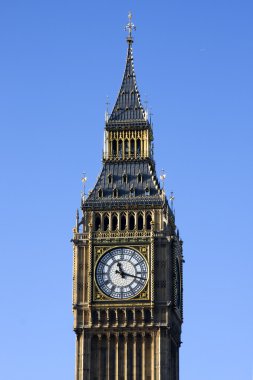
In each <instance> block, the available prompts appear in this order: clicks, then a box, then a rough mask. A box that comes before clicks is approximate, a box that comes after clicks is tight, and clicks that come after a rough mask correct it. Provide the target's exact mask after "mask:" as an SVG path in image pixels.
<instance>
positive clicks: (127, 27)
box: [125, 12, 136, 41]
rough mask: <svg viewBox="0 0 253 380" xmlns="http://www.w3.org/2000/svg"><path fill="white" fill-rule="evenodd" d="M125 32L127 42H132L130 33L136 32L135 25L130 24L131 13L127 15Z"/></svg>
mask: <svg viewBox="0 0 253 380" xmlns="http://www.w3.org/2000/svg"><path fill="white" fill-rule="evenodd" d="M125 30H127V31H128V38H127V39H128V41H132V31H133V30H136V27H135V25H134V24H133V23H132V12H129V13H128V24H127V26H126V27H125Z"/></svg>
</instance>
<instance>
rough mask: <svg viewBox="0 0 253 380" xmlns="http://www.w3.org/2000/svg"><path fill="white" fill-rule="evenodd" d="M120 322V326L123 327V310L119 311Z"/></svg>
mask: <svg viewBox="0 0 253 380" xmlns="http://www.w3.org/2000/svg"><path fill="white" fill-rule="evenodd" d="M118 322H119V325H121V326H122V325H123V324H124V323H125V313H124V311H123V310H121V309H120V310H118Z"/></svg>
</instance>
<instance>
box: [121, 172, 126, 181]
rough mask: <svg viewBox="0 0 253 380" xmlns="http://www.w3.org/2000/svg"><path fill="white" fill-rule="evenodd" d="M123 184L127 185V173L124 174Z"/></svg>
mask: <svg viewBox="0 0 253 380" xmlns="http://www.w3.org/2000/svg"><path fill="white" fill-rule="evenodd" d="M122 182H123V183H127V175H126V173H124V174H123V176H122Z"/></svg>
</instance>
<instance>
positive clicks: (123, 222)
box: [120, 214, 126, 231]
mask: <svg viewBox="0 0 253 380" xmlns="http://www.w3.org/2000/svg"><path fill="white" fill-rule="evenodd" d="M120 228H121V230H122V231H124V230H125V229H126V215H125V214H121V217H120Z"/></svg>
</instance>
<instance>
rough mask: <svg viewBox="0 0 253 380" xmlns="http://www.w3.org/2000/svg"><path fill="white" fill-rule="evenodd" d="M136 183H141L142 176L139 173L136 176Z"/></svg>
mask: <svg viewBox="0 0 253 380" xmlns="http://www.w3.org/2000/svg"><path fill="white" fill-rule="evenodd" d="M137 182H138V183H140V182H142V175H141V173H139V174H138V175H137Z"/></svg>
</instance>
